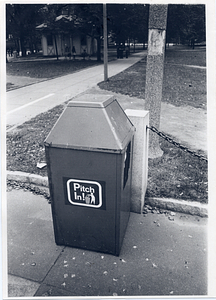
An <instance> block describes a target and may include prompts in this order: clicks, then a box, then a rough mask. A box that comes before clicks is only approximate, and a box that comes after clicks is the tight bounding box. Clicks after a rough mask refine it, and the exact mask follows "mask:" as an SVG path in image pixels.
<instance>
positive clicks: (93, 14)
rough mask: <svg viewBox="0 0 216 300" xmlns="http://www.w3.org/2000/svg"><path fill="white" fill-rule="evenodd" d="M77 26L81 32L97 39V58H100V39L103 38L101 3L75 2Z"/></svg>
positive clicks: (92, 38)
mask: <svg viewBox="0 0 216 300" xmlns="http://www.w3.org/2000/svg"><path fill="white" fill-rule="evenodd" d="M74 13H75V15H76V17H77V19H78V20H77V27H79V28H80V29H81V30H82V32H83V34H85V35H87V36H89V37H91V40H92V42H93V40H94V39H96V40H97V60H98V61H100V60H101V41H102V39H103V4H77V5H76V6H75V8H74Z"/></svg>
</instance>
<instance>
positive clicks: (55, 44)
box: [54, 34, 59, 60]
mask: <svg viewBox="0 0 216 300" xmlns="http://www.w3.org/2000/svg"><path fill="white" fill-rule="evenodd" d="M54 41H55V49H56V58H57V60H58V59H59V56H58V47H57V42H56V35H55V34H54Z"/></svg>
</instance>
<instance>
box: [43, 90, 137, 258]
mask: <svg viewBox="0 0 216 300" xmlns="http://www.w3.org/2000/svg"><path fill="white" fill-rule="evenodd" d="M134 131H135V129H134V126H133V125H132V123H131V122H130V120H129V119H128V117H127V116H126V114H125V113H124V111H123V109H122V108H121V106H120V105H119V103H118V102H117V100H115V98H114V97H112V96H110V95H92V94H85V95H82V96H80V97H79V98H77V99H74V100H72V101H70V102H69V103H68V105H67V107H66V109H65V110H64V112H63V113H62V115H61V116H60V118H59V119H58V121H57V122H56V124H55V125H54V127H53V129H52V130H51V132H50V133H49V135H48V137H47V138H46V140H45V151H46V160H47V169H48V179H49V188H50V196H51V207H52V217H53V227H54V234H55V241H56V244H57V245H66V246H71V247H76V248H82V249H87V250H93V251H98V252H104V253H109V254H113V255H117V256H118V255H119V253H120V249H121V245H122V242H123V238H124V234H125V231H126V228H127V224H128V220H129V216H130V189H131V169H132V168H131V162H132V147H133V135H134Z"/></svg>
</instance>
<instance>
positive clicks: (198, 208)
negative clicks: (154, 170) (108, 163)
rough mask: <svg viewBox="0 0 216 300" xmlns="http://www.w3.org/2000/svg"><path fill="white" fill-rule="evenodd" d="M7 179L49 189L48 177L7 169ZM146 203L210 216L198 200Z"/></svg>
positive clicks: (204, 205)
mask: <svg viewBox="0 0 216 300" xmlns="http://www.w3.org/2000/svg"><path fill="white" fill-rule="evenodd" d="M6 174H7V180H13V181H17V182H22V183H29V184H32V185H34V186H37V187H38V188H39V189H40V187H41V188H42V189H44V188H46V189H48V177H43V176H40V175H36V174H31V173H25V172H20V171H7V172H6ZM145 204H148V205H150V206H152V207H156V208H161V209H166V210H172V211H176V212H181V213H185V214H190V215H196V216H200V217H208V205H207V204H202V203H200V202H197V201H193V202H192V201H185V200H178V199H172V198H151V197H149V198H145Z"/></svg>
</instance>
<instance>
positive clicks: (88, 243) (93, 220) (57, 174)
mask: <svg viewBox="0 0 216 300" xmlns="http://www.w3.org/2000/svg"><path fill="white" fill-rule="evenodd" d="M48 151H49V156H50V161H51V166H50V168H51V174H52V187H53V199H52V205H53V208H54V212H53V213H54V215H55V219H54V220H53V221H54V222H56V220H57V224H58V226H54V227H56V232H55V234H56V235H57V236H58V238H57V240H64V244H65V245H68V246H73V247H80V248H86V249H89V250H96V251H102V252H108V253H112V254H116V250H115V248H116V236H115V230H116V224H115V222H116V210H115V203H116V176H115V172H114V173H113V171H112V170H113V169H114V170H115V169H116V155H115V154H106V155H105V156H104V153H96V152H85V151H77V150H69V149H59V148H52V147H49V150H48ZM54 162H58V163H54ZM63 177H67V178H76V179H81V180H88V179H89V180H94V181H98V182H101V181H103V182H104V183H105V201H106V207H105V209H97V208H90V207H81V206H80V207H79V206H74V205H68V204H65V197H66V195H65V187H64V186H63ZM59 235H60V237H59Z"/></svg>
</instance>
